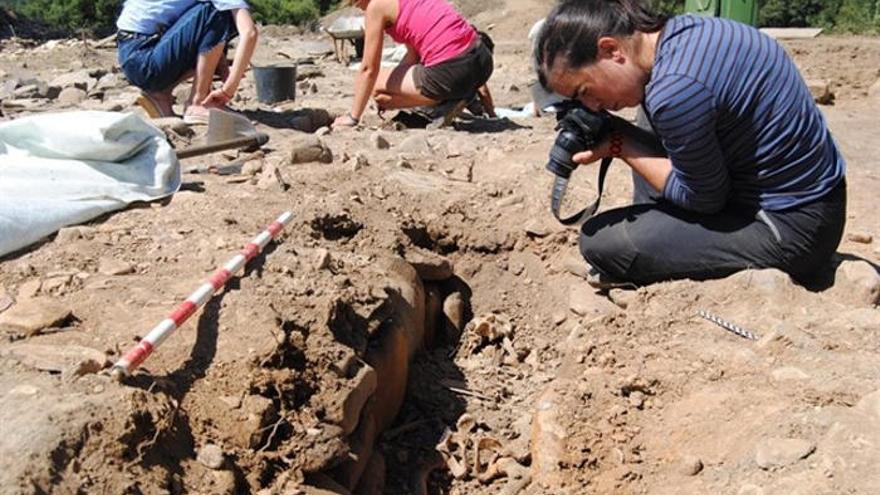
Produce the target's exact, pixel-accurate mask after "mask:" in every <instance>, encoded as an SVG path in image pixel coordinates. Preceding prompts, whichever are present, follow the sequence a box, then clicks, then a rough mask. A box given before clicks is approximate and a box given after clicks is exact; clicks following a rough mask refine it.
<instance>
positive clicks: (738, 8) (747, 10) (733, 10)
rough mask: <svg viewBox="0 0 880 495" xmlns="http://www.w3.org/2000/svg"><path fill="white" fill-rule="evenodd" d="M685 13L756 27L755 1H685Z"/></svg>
mask: <svg viewBox="0 0 880 495" xmlns="http://www.w3.org/2000/svg"><path fill="white" fill-rule="evenodd" d="M684 10H685V12H688V13H691V14H699V15H710V16H715V17H724V18H727V19H733V20H734V21H738V22H741V23H743V24H748V25H750V26H757V25H758V2H757V0H685V2H684Z"/></svg>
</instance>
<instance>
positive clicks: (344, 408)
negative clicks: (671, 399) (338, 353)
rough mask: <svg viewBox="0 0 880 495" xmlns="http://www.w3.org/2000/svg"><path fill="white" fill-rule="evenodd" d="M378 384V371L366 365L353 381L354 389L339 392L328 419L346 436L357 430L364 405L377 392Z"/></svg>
mask: <svg viewBox="0 0 880 495" xmlns="http://www.w3.org/2000/svg"><path fill="white" fill-rule="evenodd" d="M377 384H378V382H377V378H376V370H374V369H373V368H372V367H371V366H369V365H367V364H365V365H364V366H363V367H362V368H361V369H360V370H359V371H358V374H357V375H356V376H355V377H354V378H353V379H352V381H351V385H352V387H351V388H350V389H348V390H343V391H341V392H339V395H338V396H337V398H336V401H335V402H336V403H335V406H334V407H331V408H330V411H329V412H328V415H327V419H328V420H329V421H330V422H332V423H333V424H336V425H338V426H339V427H341V428H342V431H343V432H345V435H349V434H351V433H352V432H353V431H354V430H355V428H357V426H358V421H360V417H361V411H362V410H363V408H364V404H366V403H367V400H368V399H369V398H370V397H372V395H373V392H375V391H376V386H377Z"/></svg>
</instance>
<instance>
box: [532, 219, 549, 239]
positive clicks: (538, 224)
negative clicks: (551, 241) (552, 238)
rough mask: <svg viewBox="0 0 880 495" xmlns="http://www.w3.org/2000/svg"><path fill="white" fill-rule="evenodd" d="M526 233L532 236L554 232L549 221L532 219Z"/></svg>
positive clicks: (541, 235) (542, 235)
mask: <svg viewBox="0 0 880 495" xmlns="http://www.w3.org/2000/svg"><path fill="white" fill-rule="evenodd" d="M525 231H526V234H528V235H530V236H532V237H547V236H548V235H550V234H552V233H553V229H551V228H550V226H549V225H547V222H545V221H543V220H540V219H537V218H536V219H533V220H530V221H529V222H528V223H527V224H526V226H525Z"/></svg>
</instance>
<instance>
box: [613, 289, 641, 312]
mask: <svg viewBox="0 0 880 495" xmlns="http://www.w3.org/2000/svg"><path fill="white" fill-rule="evenodd" d="M637 297H638V293H637V292H636V291H634V290H626V289H611V290H610V291H609V292H608V299H611V302H613V303H614V304H616V305H617V306H618V307H620V308H621V309H627V308H629V307H630V306H631V305H632V304H633V303H634V302H635V301H636V298H637Z"/></svg>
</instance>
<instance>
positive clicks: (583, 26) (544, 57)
mask: <svg viewBox="0 0 880 495" xmlns="http://www.w3.org/2000/svg"><path fill="white" fill-rule="evenodd" d="M666 20H667V16H665V15H662V14H659V13H656V12H653V11H652V10H651V9H650V7H648V6H647V5H645V3H644V2H643V1H642V0H563V1H562V2H560V3H559V4H558V5H557V6H556V7H555V8H554V9H553V11H552V12H550V15H549V16H547V20H546V21H545V22H544V26H543V27H542V28H541V31H540V34H538V38H537V43H535V60H536V61H537V66H538V75H539V78H540V79H541V83H542V84H543V85H544V86H545V87H546V85H547V84H546V76H545V74H544V71H546V70H548V69H549V68H550V67H552V66H553V63H554V62H555V61H556V59H557V57H560V56H561V57H564V58H565V62H566V64H567V66H568V67H569V68H572V69H577V68H579V67H582V66H584V65H588V64H590V63H592V62H593V61H594V60H596V55H597V53H596V52H597V48H598V47H597V44H598V41H599V38H601V37H603V36H613V37H618V38H623V37H627V36H630V35H632V34H633V33H635V32H636V31H640V32H643V33H653V32H656V31H659V30H661V29H663V26H665V25H666Z"/></svg>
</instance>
